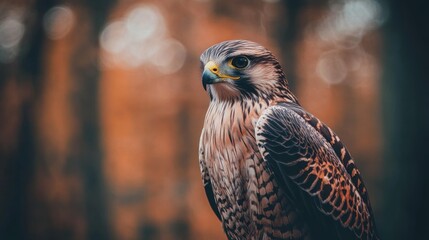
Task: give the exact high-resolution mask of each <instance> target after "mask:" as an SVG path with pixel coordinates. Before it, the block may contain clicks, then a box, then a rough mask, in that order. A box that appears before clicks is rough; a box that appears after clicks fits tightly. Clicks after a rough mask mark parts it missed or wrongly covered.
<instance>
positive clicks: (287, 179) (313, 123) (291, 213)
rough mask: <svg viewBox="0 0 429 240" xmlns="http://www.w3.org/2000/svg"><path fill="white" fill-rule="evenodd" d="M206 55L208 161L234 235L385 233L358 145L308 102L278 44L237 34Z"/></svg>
mask: <svg viewBox="0 0 429 240" xmlns="http://www.w3.org/2000/svg"><path fill="white" fill-rule="evenodd" d="M200 60H201V64H202V68H203V70H202V82H203V86H204V89H205V90H206V91H207V93H208V95H209V97H210V105H209V107H208V111H207V114H206V117H205V120H204V127H203V130H202V134H201V138H200V145H199V164H200V169H201V175H202V180H203V184H204V188H205V192H206V195H207V198H208V200H209V203H210V205H211V207H212V209H213V211H214V212H215V214H216V215H217V217H218V218H219V220H221V222H222V226H223V229H224V231H225V233H226V235H227V237H228V239H378V236H377V233H376V227H375V222H374V216H373V212H372V209H371V205H370V201H369V198H368V192H367V189H366V188H365V186H364V184H363V181H362V178H361V176H360V173H359V170H358V169H357V168H356V166H355V163H354V161H353V159H352V157H351V156H350V153H349V152H348V151H347V149H346V148H345V146H344V145H343V143H342V142H341V141H340V139H339V138H338V136H337V135H335V133H334V132H333V131H332V130H331V129H330V128H329V127H328V126H326V125H325V124H324V123H322V122H321V121H320V120H319V119H317V118H316V117H314V116H313V115H312V114H310V113H309V112H307V111H305V110H304V109H303V108H302V107H301V106H300V104H299V103H298V101H297V99H296V97H295V96H294V95H293V94H292V93H291V91H290V90H289V88H288V83H287V80H286V77H285V74H284V72H283V70H282V68H281V66H280V64H279V62H278V61H277V60H276V58H275V57H274V56H273V54H272V53H271V52H270V51H268V50H267V49H265V48H264V47H262V46H261V45H259V44H257V43H254V42H250V41H246V40H233V41H225V42H221V43H219V44H216V45H214V46H212V47H210V48H208V49H207V50H206V51H205V52H204V53H203V54H202V55H201V58H200Z"/></svg>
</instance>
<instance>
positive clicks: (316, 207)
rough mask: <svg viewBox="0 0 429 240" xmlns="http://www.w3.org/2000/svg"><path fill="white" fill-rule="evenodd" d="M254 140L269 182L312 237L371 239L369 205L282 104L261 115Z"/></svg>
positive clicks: (328, 151)
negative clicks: (283, 195)
mask: <svg viewBox="0 0 429 240" xmlns="http://www.w3.org/2000/svg"><path fill="white" fill-rule="evenodd" d="M296 107H297V108H299V107H298V106H296ZM256 139H257V143H258V147H259V149H260V151H261V153H262V154H263V156H264V159H265V160H266V161H267V162H268V164H269V166H270V168H272V170H273V172H274V175H275V178H276V179H277V181H278V182H279V183H280V185H281V186H282V189H283V190H284V191H285V192H286V195H287V196H288V198H290V201H291V202H292V203H293V204H294V206H295V207H296V208H297V209H298V210H299V211H300V213H301V214H302V215H303V216H304V218H305V219H306V221H307V222H308V224H309V225H310V228H311V229H312V230H313V231H314V233H313V234H314V236H317V238H318V239H374V238H376V235H375V228H374V227H373V225H374V224H373V218H372V213H371V210H370V207H369V206H368V204H369V202H366V199H364V198H363V197H362V195H361V193H360V192H359V190H358V188H357V187H356V185H355V184H354V183H353V181H352V178H351V176H350V174H349V173H348V172H347V170H346V168H345V166H344V165H343V162H342V161H341V160H340V158H339V156H338V155H337V154H336V152H335V150H334V148H333V147H332V145H331V144H330V143H329V142H328V141H327V140H326V139H325V137H324V136H323V135H322V134H321V133H320V132H319V131H317V130H316V129H315V128H314V127H313V126H311V124H309V123H308V122H307V121H306V120H305V119H304V118H303V117H302V116H300V115H299V114H298V113H297V112H295V111H294V110H293V109H291V108H290V106H289V105H288V104H279V105H276V106H272V107H270V108H268V109H267V110H266V111H265V112H264V114H263V115H262V116H261V118H260V119H259V121H258V123H257V126H256ZM355 174H358V173H355ZM359 178H360V177H359ZM365 197H367V196H366V195H365Z"/></svg>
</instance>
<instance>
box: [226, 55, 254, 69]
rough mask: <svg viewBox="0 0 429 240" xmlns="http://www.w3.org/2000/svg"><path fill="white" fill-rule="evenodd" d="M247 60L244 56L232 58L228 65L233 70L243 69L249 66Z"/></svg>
mask: <svg viewBox="0 0 429 240" xmlns="http://www.w3.org/2000/svg"><path fill="white" fill-rule="evenodd" d="M249 63H250V61H249V59H248V58H247V57H245V56H238V57H234V58H232V59H231V60H230V64H231V65H232V66H233V67H235V68H240V69H241V68H245V67H247V66H249Z"/></svg>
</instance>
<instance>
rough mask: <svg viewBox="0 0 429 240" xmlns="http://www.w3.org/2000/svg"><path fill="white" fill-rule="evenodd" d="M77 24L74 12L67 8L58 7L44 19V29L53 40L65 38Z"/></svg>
mask: <svg viewBox="0 0 429 240" xmlns="http://www.w3.org/2000/svg"><path fill="white" fill-rule="evenodd" d="M74 24H75V16H74V13H73V11H72V10H71V9H70V8H69V7H67V6H56V7H53V8H51V9H49V11H48V12H47V13H46V14H45V16H44V17H43V27H44V29H45V31H46V34H47V36H48V37H49V38H50V39H52V40H58V39H61V38H63V37H65V36H66V35H67V34H68V33H69V32H70V30H71V29H72V28H73V26H74Z"/></svg>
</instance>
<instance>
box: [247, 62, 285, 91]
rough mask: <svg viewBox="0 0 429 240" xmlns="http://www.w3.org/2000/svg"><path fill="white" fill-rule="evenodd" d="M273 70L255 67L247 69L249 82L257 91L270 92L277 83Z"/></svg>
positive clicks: (265, 67) (267, 67)
mask: <svg viewBox="0 0 429 240" xmlns="http://www.w3.org/2000/svg"><path fill="white" fill-rule="evenodd" d="M275 72H276V71H275V69H274V68H273V67H271V66H265V65H264V66H261V65H256V66H254V67H252V68H251V69H249V72H248V75H249V76H250V77H251V78H250V79H251V82H252V84H253V85H255V86H256V87H257V88H258V89H260V90H263V91H270V90H271V89H272V88H273V87H274V86H275V84H276V83H277V81H278V76H276V75H275Z"/></svg>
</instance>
